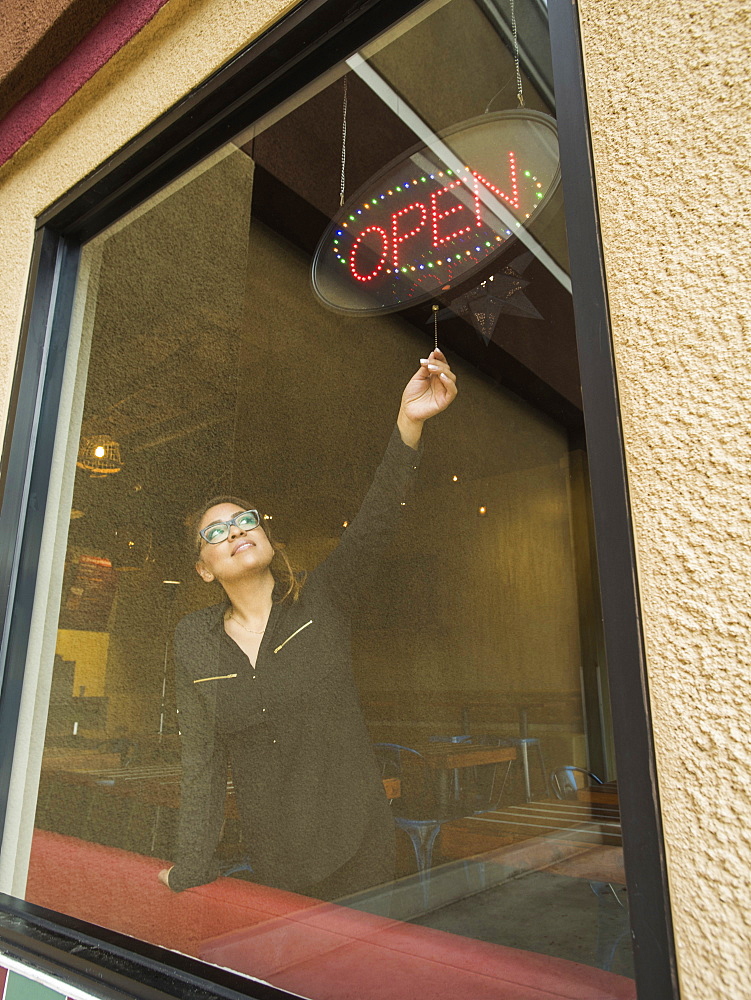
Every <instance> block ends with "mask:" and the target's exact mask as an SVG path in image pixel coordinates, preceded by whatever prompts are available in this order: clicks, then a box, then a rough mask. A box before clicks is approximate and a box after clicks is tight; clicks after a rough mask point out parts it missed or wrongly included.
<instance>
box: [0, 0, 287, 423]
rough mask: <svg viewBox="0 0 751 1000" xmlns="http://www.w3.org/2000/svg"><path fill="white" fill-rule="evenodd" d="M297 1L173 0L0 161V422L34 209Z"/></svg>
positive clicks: (5, 402)
mask: <svg viewBox="0 0 751 1000" xmlns="http://www.w3.org/2000/svg"><path fill="white" fill-rule="evenodd" d="M293 6H295V3H294V2H293V0H253V2H252V3H249V2H248V0H170V2H169V3H167V4H165V6H164V7H163V8H162V9H161V10H160V11H159V13H158V14H157V15H156V16H155V17H154V18H153V20H152V21H150V22H149V24H148V25H146V27H145V28H144V29H143V30H142V31H141V32H140V33H139V34H138V35H137V36H136V37H135V38H134V39H133V40H132V41H131V42H130V43H129V44H128V45H126V46H125V47H124V48H123V49H121V50H120V52H118V53H117V54H116V55H115V56H114V57H113V58H112V59H111V60H110V61H109V62H108V63H107V64H106V66H104V67H103V68H102V69H101V70H100V71H99V72H98V73H97V74H96V75H95V76H94V77H93V78H92V79H91V80H90V81H89V82H88V83H87V84H86V85H85V86H84V87H83V88H82V89H81V90H80V91H79V92H78V93H77V94H75V95H74V96H73V97H72V98H71V100H70V101H68V103H67V104H66V105H65V107H64V108H62V109H61V110H60V111H59V112H58V113H57V114H56V115H54V116H53V117H52V118H51V119H50V121H49V122H47V124H46V125H45V126H44V127H43V128H42V129H40V131H39V132H38V133H37V134H36V135H35V136H34V137H33V138H32V139H31V140H30V141H29V142H28V143H27V144H26V145H25V146H24V147H23V148H22V149H21V150H20V151H19V152H18V153H17V154H16V155H15V156H14V157H13V159H12V160H10V161H9V162H8V163H7V164H5V165H4V166H3V167H2V168H0V421H1V422H2V424H4V423H5V414H6V411H7V405H8V395H9V392H10V383H11V379H12V377H13V367H14V364H15V358H16V346H17V342H18V333H19V329H20V324H21V311H22V308H23V299H24V295H25V292H26V281H27V274H28V268H29V257H30V253H31V247H32V244H33V239H34V225H35V221H34V220H35V217H36V216H37V215H38V214H39V213H40V212H41V211H42V210H43V209H44V208H45V207H46V206H47V205H49V204H51V203H52V202H53V201H55V199H56V198H58V197H59V196H60V195H62V194H63V193H64V192H65V191H66V190H68V189H69V188H70V187H71V186H72V185H73V184H75V183H76V182H77V181H79V180H80V179H81V178H82V177H84V176H86V174H88V173H90V172H91V171H92V170H93V169H94V168H95V167H96V166H97V165H98V164H100V163H101V162H102V161H103V160H105V159H106V158H107V157H108V156H110V155H111V154H112V153H114V152H115V151H116V150H117V149H119V148H120V147H121V146H122V145H123V144H124V143H125V142H127V141H128V140H129V139H130V138H132V137H133V136H134V135H137V134H138V133H139V132H140V131H141V130H142V129H144V128H145V127H146V126H147V125H149V123H150V122H152V121H153V120H154V119H155V118H156V117H158V115H160V114H161V113H162V112H163V111H166V110H167V108H169V107H170V106H171V105H172V104H174V103H175V102H176V101H178V100H179V99H180V98H181V97H183V96H184V95H185V94H186V93H188V92H189V91H190V90H192V89H193V88H194V87H196V86H197V85H198V84H199V83H200V82H201V81H202V80H204V79H205V78H206V77H207V76H209V75H210V74H211V73H212V72H213V71H214V70H215V69H217V68H218V67H219V66H221V65H223V64H224V63H225V62H227V60H228V59H230V58H231V57H232V56H233V55H234V54H235V53H236V52H237V51H238V50H239V49H241V48H243V47H244V46H245V45H246V44H247V43H248V41H250V40H251V39H252V38H253V37H254V36H255V35H257V34H258V33H259V31H261V30H262V29H263V28H265V27H267V26H268V24H269V23H270V22H271V21H272V20H274V19H275V18H277V17H279V16H280V15H281V14H282V13H284V12H285V11H286V10H288V9H290V8H291V7H293Z"/></svg>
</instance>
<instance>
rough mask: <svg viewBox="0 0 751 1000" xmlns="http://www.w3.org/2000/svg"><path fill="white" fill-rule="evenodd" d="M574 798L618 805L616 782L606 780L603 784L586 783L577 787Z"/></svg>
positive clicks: (605, 804)
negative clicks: (581, 786) (584, 785)
mask: <svg viewBox="0 0 751 1000" xmlns="http://www.w3.org/2000/svg"><path fill="white" fill-rule="evenodd" d="M576 798H577V799H578V801H579V802H593V803H596V804H597V805H603V806H617V805H618V782H617V781H606V782H605V784H604V785H587V786H586V788H580V789H578V791H577V793H576Z"/></svg>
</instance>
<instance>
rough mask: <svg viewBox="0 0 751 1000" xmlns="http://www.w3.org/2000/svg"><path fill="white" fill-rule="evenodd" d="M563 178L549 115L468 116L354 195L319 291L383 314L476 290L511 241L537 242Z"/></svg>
mask: <svg viewBox="0 0 751 1000" xmlns="http://www.w3.org/2000/svg"><path fill="white" fill-rule="evenodd" d="M559 183H560V171H559V166H558V136H557V131H556V127H555V122H554V121H553V119H552V118H550V117H549V116H548V115H544V114H541V113H540V112H535V111H526V110H524V109H519V110H515V111H502V112H498V113H496V114H489V115H483V116H481V117H480V118H475V119H472V120H471V121H469V122H464V123H462V124H461V125H458V126H455V127H454V128H452V129H450V130H448V131H447V132H445V133H443V134H442V135H441V136H440V137H436V139H435V141H433V142H431V143H430V144H429V145H422V146H420V147H418V148H416V149H414V150H413V151H412V152H411V153H409V154H408V155H407V156H404V157H400V158H399V159H398V160H396V161H394V162H393V163H391V164H389V166H388V167H386V168H385V169H384V170H383V171H382V172H381V173H380V174H378V175H377V176H376V177H374V178H373V179H372V180H370V181H368V183H367V184H366V185H365V186H364V187H363V188H361V189H360V190H359V191H358V192H357V194H355V195H354V196H353V197H352V198H351V199H350V200H349V202H348V203H347V204H346V205H345V206H344V208H343V209H342V210H341V211H340V212H339V214H338V215H337V216H336V217H335V218H334V219H333V220H332V222H331V224H330V225H329V226H328V228H327V229H326V232H325V233H324V234H323V236H322V238H321V240H320V242H319V244H318V247H317V249H316V253H315V257H314V259H313V270H312V281H313V288H314V290H315V292H316V294H317V295H318V297H319V298H320V299H321V300H322V301H323V302H324V303H325V304H326V305H327V306H330V307H331V308H333V309H337V310H340V311H342V312H349V313H359V314H365V315H373V314H375V313H381V312H391V311H393V310H396V309H400V308H403V307H404V306H408V305H417V304H419V303H420V302H424V301H427V300H429V299H433V298H437V297H438V296H440V295H441V294H442V293H443V294H445V293H446V292H447V291H449V290H454V289H458V288H466V287H470V286H471V285H472V284H473V283H476V282H478V281H480V280H482V278H483V276H485V275H487V274H488V273H489V272H490V271H491V270H492V263H493V259H494V258H495V257H497V255H498V253H499V251H501V250H503V249H504V248H505V244H507V242H508V241H509V240H512V239H518V238H522V239H523V242H525V243H527V245H529V244H530V241H531V243H532V244H533V249H534V242H535V241H534V237H533V234H534V230H535V222H536V220H537V219H539V217H540V215H541V212H542V209H543V208H544V207H546V206H547V205H548V204H549V203H550V200H551V197H552V195H553V193H554V191H555V190H556V189H557V187H558V185H559ZM540 252H541V253H545V251H544V248H542V247H540Z"/></svg>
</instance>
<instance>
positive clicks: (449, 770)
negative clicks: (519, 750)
mask: <svg viewBox="0 0 751 1000" xmlns="http://www.w3.org/2000/svg"><path fill="white" fill-rule="evenodd" d="M415 750H417V751H418V752H419V753H420V755H421V757H422V761H423V763H424V764H425V765H426V766H427V767H430V768H433V769H435V770H436V771H437V772H438V775H437V778H438V799H439V806H440V807H441V808H442V809H449V808H450V807H451V805H452V804H456V803H458V802H459V800H460V798H461V778H460V771H461V769H462V768H466V767H483V766H487V765H489V764H495V765H497V764H508V766H509V767H511V763H512V761H514V760H516V748H515V747H509V746H488V745H486V744H483V743H426V744H425V745H423V746H416V747H415ZM410 756H411V755H410V754H406V755H405V758H404V762H405V763H408V761H409V758H410Z"/></svg>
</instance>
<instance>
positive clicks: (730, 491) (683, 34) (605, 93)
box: [0, 0, 751, 1000]
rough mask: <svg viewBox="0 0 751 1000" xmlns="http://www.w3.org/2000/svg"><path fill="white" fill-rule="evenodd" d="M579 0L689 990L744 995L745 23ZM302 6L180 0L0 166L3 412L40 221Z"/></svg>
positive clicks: (748, 761)
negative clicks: (275, 21) (278, 19)
mask: <svg viewBox="0 0 751 1000" xmlns="http://www.w3.org/2000/svg"><path fill="white" fill-rule="evenodd" d="M580 2H581V7H582V15H583V28H584V36H585V49H586V60H587V74H588V89H589V95H590V108H591V115H592V121H593V132H594V150H595V158H596V166H597V180H598V186H599V192H600V199H601V213H602V224H603V235H604V240H605V246H606V262H607V269H608V280H609V289H610V296H611V306H612V312H613V323H614V331H615V339H616V353H617V362H618V368H619V378H620V387H621V393H622V400H623V410H624V422H625V431H626V440H627V448H628V462H629V475H630V484H631V489H632V495H633V504H634V518H635V525H636V532H637V544H638V552H639V560H640V574H641V587H642V597H643V604H644V611H645V616H646V636H647V644H648V658H649V670H650V678H651V689H652V699H653V706H654V714H655V729H656V738H657V747H658V754H659V773H660V781H661V790H662V795H663V801H664V804H665V829H666V836H667V841H668V847H669V851H670V875H671V888H672V893H673V904H674V914H675V924H676V933H677V939H678V947H679V957H680V963H681V975H682V986H683V992H684V996H685V997H686V998H689V1000H694V998H696V1000H699V998H701V1000H713V998H715V997H716V998H720V997H722V998H723V1000H728V998H731V1000H735V998H741V997H744V996H747V995H748V993H747V986H748V979H747V975H748V973H747V969H748V954H749V948H748V939H749V928H748V916H747V915H748V913H749V903H748V900H749V898H750V896H751V894H750V893H749V874H748V873H749V870H751V834H750V833H749V831H750V830H751V824H750V823H749V822H748V820H749V815H750V814H751V804H750V803H749V772H751V755H750V753H749V749H748V741H747V739H746V734H745V730H746V725H747V723H746V720H747V713H746V706H747V705H748V703H749V695H750V694H751V690H750V689H751V679H750V676H749V674H750V671H749V666H748V652H747V647H748V643H747V639H746V634H747V626H748V616H747V596H746V595H747V591H748V582H749V577H750V576H751V567H750V566H749V555H748V547H749V546H748V541H749V531H748V521H747V519H746V517H745V511H746V510H747V508H748V493H747V491H745V492H744V482H743V479H744V475H745V474H746V471H747V459H746V457H745V456H746V454H747V448H744V440H743V439H744V435H745V434H746V433H747V420H746V421H744V419H743V415H742V405H743V399H744V396H747V395H748V391H749V382H750V381H751V378H749V374H748V366H747V364H745V363H744V362H745V360H746V359H745V357H744V354H743V348H744V334H745V333H746V332H747V330H748V323H749V313H750V312H751V309H750V308H749V289H748V277H747V256H748V236H749V228H751V222H749V218H750V216H749V211H748V210H749V207H751V206H750V205H749V202H750V201H751V186H749V184H748V178H747V172H746V162H747V155H748V153H747V148H745V147H744V138H745V140H746V142H747V139H748V126H747V120H748V112H747V108H748V105H749V97H750V96H751V95H749V93H748V66H749V64H750V62H751V53H749V51H748V23H747V18H748V15H747V14H746V13H745V11H744V9H743V6H742V5H741V3H740V2H739V0H703V2H702V4H701V5H697V4H675V3H669V2H668V0H659V2H655V0H650V2H649V3H648V2H647V0H634V2H633V3H630V4H628V5H623V4H622V3H620V2H615V0H580ZM289 6H291V4H290V3H289V2H285V0H254V2H253V3H248V2H247V0H170V2H169V3H168V4H167V5H166V6H165V7H164V8H163V9H162V10H161V11H160V13H159V14H158V15H157V16H156V17H155V18H154V20H153V21H152V22H151V23H150V24H149V25H148V26H147V27H146V28H145V29H144V30H143V31H142V32H141V33H140V34H139V36H137V38H136V39H135V40H134V41H133V42H132V43H131V44H130V45H128V46H126V48H125V49H123V50H122V51H121V52H120V53H118V54H117V56H115V58H114V59H112V60H111V62H110V63H109V64H108V65H107V66H105V67H104V68H103V69H102V70H101V71H100V72H99V73H98V74H97V76H96V77H95V78H94V79H93V80H92V81H90V82H89V83H88V84H87V85H86V86H85V87H84V88H83V89H82V90H81V91H80V92H79V93H78V94H76V95H75V97H74V98H73V99H72V100H71V101H70V102H69V103H68V105H66V107H65V108H64V109H63V110H62V111H61V112H59V113H58V114H57V115H56V116H55V117H54V118H53V119H52V120H51V121H50V122H49V123H48V124H47V125H46V126H45V127H44V128H43V129H42V130H41V131H40V132H39V133H38V134H37V135H36V136H35V137H34V138H33V139H32V140H31V141H30V142H29V143H28V144H27V145H26V146H25V147H24V149H22V150H21V151H20V152H19V154H17V155H16V157H15V158H14V160H13V161H11V162H10V163H9V164H7V165H6V166H5V167H3V168H2V169H0V234H2V239H1V240H0V419H2V418H3V416H4V413H5V410H6V407H7V400H8V392H9V388H10V380H11V377H12V370H13V364H14V361H15V353H16V343H17V337H18V330H19V327H20V322H21V309H22V304H23V296H24V292H25V285H26V275H27V270H28V260H29V254H30V250H31V245H32V240H33V230H34V217H35V215H36V214H37V213H38V212H40V211H41V210H42V209H43V208H44V207H45V206H46V205H48V204H49V203H50V202H52V201H53V200H54V199H55V198H56V197H58V196H59V195H60V194H62V193H63V192H64V191H65V190H66V189H67V188H69V187H70V186H71V185H72V184H73V183H75V182H76V181H77V180H78V179H79V178H80V177H82V176H84V175H85V174H87V173H88V172H89V171H91V170H92V169H93V168H94V167H95V166H96V165H97V164H98V163H100V162H101V161H102V160H104V159H105V158H106V157H107V156H108V155H109V154H110V153H112V152H114V151H115V150H116V149H117V148H119V147H120V146H121V145H122V144H123V143H124V142H125V141H127V140H128V139H129V138H130V137H131V136H133V135H134V134H136V133H137V132H139V131H140V130H141V129H143V128H144V127H145V126H146V125H148V124H149V122H151V121H152V120H153V119H154V118H155V117H156V116H157V115H158V114H159V113H160V112H161V111H163V110H164V109H166V108H167V107H168V106H169V105H170V104H172V103H173V102H174V101H176V100H177V99H178V98H179V97H180V96H182V95H183V94H184V93H185V92H187V91H188V90H190V89H191V88H192V87H194V86H195V85H196V84H197V83H199V82H200V81H201V80H202V79H203V78H205V77H206V76H207V75H208V74H209V73H210V72H211V71H212V70H214V69H215V68H216V67H217V66H219V65H221V64H222V63H224V62H226V60H227V59H228V58H229V57H230V56H231V55H232V54H233V53H234V52H235V51H236V50H237V49H238V48H239V47H241V46H242V45H243V44H244V43H245V42H246V41H247V40H248V39H249V38H251V37H252V36H253V35H254V34H255V33H256V32H257V31H258V30H259V29H260V28H261V27H262V26H264V25H265V24H266V23H267V22H268V21H269V20H270V19H271V18H273V17H275V16H277V15H278V14H279V13H281V12H282V11H283V10H284V9H286V8H287V7H289ZM135 95H139V96H138V97H136V96H135ZM741 512H743V515H744V516H742V515H741ZM744 624H745V625H746V628H745V629H744Z"/></svg>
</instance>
